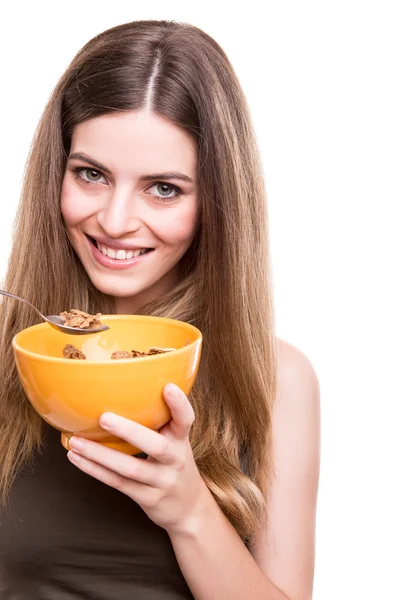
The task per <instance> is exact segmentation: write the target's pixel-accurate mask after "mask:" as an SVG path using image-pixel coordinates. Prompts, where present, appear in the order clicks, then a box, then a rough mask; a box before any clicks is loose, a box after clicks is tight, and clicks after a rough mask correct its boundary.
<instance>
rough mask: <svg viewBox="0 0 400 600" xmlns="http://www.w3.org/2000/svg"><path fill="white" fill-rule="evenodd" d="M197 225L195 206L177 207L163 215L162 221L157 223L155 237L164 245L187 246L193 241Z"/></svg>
mask: <svg viewBox="0 0 400 600" xmlns="http://www.w3.org/2000/svg"><path fill="white" fill-rule="evenodd" d="M197 223H198V210H197V206H196V205H193V206H188V207H179V209H178V210H176V211H174V210H171V211H170V212H169V214H167V215H164V217H163V219H162V221H161V222H160V221H158V223H157V228H156V227H155V228H154V231H155V233H156V234H157V236H158V237H159V238H160V239H162V240H163V241H164V242H165V243H167V244H170V245H171V246H174V245H187V246H189V245H190V243H191V242H192V240H193V237H194V234H195V232H196V228H197Z"/></svg>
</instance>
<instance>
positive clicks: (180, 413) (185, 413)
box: [164, 383, 194, 439]
mask: <svg viewBox="0 0 400 600" xmlns="http://www.w3.org/2000/svg"><path fill="white" fill-rule="evenodd" d="M164 399H165V401H166V403H167V405H168V407H169V409H170V411H171V421H170V422H169V426H170V428H171V431H172V433H173V434H174V435H175V437H176V438H178V439H184V438H186V437H187V436H188V435H189V432H190V429H191V427H192V425H193V421H194V411H193V408H192V405H191V404H190V402H189V400H188V398H187V396H186V395H185V394H184V393H183V391H182V390H181V389H180V388H179V387H178V386H177V385H175V384H174V383H168V384H167V385H166V386H165V388H164Z"/></svg>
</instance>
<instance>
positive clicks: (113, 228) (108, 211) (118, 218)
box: [97, 190, 142, 238]
mask: <svg viewBox="0 0 400 600" xmlns="http://www.w3.org/2000/svg"><path fill="white" fill-rule="evenodd" d="M140 212H141V211H140V200H139V199H135V198H134V194H133V192H132V191H129V190H115V191H114V193H113V194H112V196H110V197H109V198H108V199H107V200H106V202H105V204H104V206H103V207H102V208H101V210H100V211H99V212H98V214H97V221H98V223H99V224H100V226H101V227H102V228H103V230H104V232H105V233H106V234H107V235H108V236H109V237H114V238H119V237H121V236H123V235H124V234H127V233H134V232H136V231H138V230H139V229H140V227H141V225H142V220H141V214H140Z"/></svg>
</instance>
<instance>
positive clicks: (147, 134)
mask: <svg viewBox="0 0 400 600" xmlns="http://www.w3.org/2000/svg"><path fill="white" fill-rule="evenodd" d="M71 152H83V153H85V154H88V155H89V156H90V157H91V158H94V159H97V160H98V161H99V162H101V163H102V164H104V165H105V166H107V168H108V169H110V170H118V171H121V172H123V171H127V172H130V173H131V174H132V173H133V172H136V171H137V172H143V171H154V172H156V171H160V170H161V171H170V170H178V169H179V170H180V171H182V172H184V173H185V174H187V175H189V176H192V177H194V175H195V171H196V163H197V156H196V144H195V141H194V140H193V138H192V137H191V136H190V135H189V134H188V133H187V132H186V131H184V130H183V129H181V128H180V127H178V126H177V125H175V124H174V123H172V122H171V121H169V120H167V119H165V118H163V117H159V116H158V115H156V114H154V113H151V112H148V111H129V112H120V113H112V114H109V115H103V116H101V117H96V118H94V119H88V120H87V121H84V122H83V123H80V124H79V125H77V126H76V127H75V129H74V131H73V135H72V140H71Z"/></svg>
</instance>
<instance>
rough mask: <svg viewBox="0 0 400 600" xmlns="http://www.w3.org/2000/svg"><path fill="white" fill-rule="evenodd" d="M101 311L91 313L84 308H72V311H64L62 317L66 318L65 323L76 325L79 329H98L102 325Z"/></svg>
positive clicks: (71, 325) (70, 325)
mask: <svg viewBox="0 0 400 600" xmlns="http://www.w3.org/2000/svg"><path fill="white" fill-rule="evenodd" d="M101 316H102V315H101V313H97V314H96V315H89V314H88V313H86V312H83V310H77V309H76V308H71V310H70V311H68V312H67V311H66V312H62V313H61V317H62V318H63V319H64V324H65V325H67V326H68V327H76V328H78V329H97V328H98V327H101V322H100V317H101Z"/></svg>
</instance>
